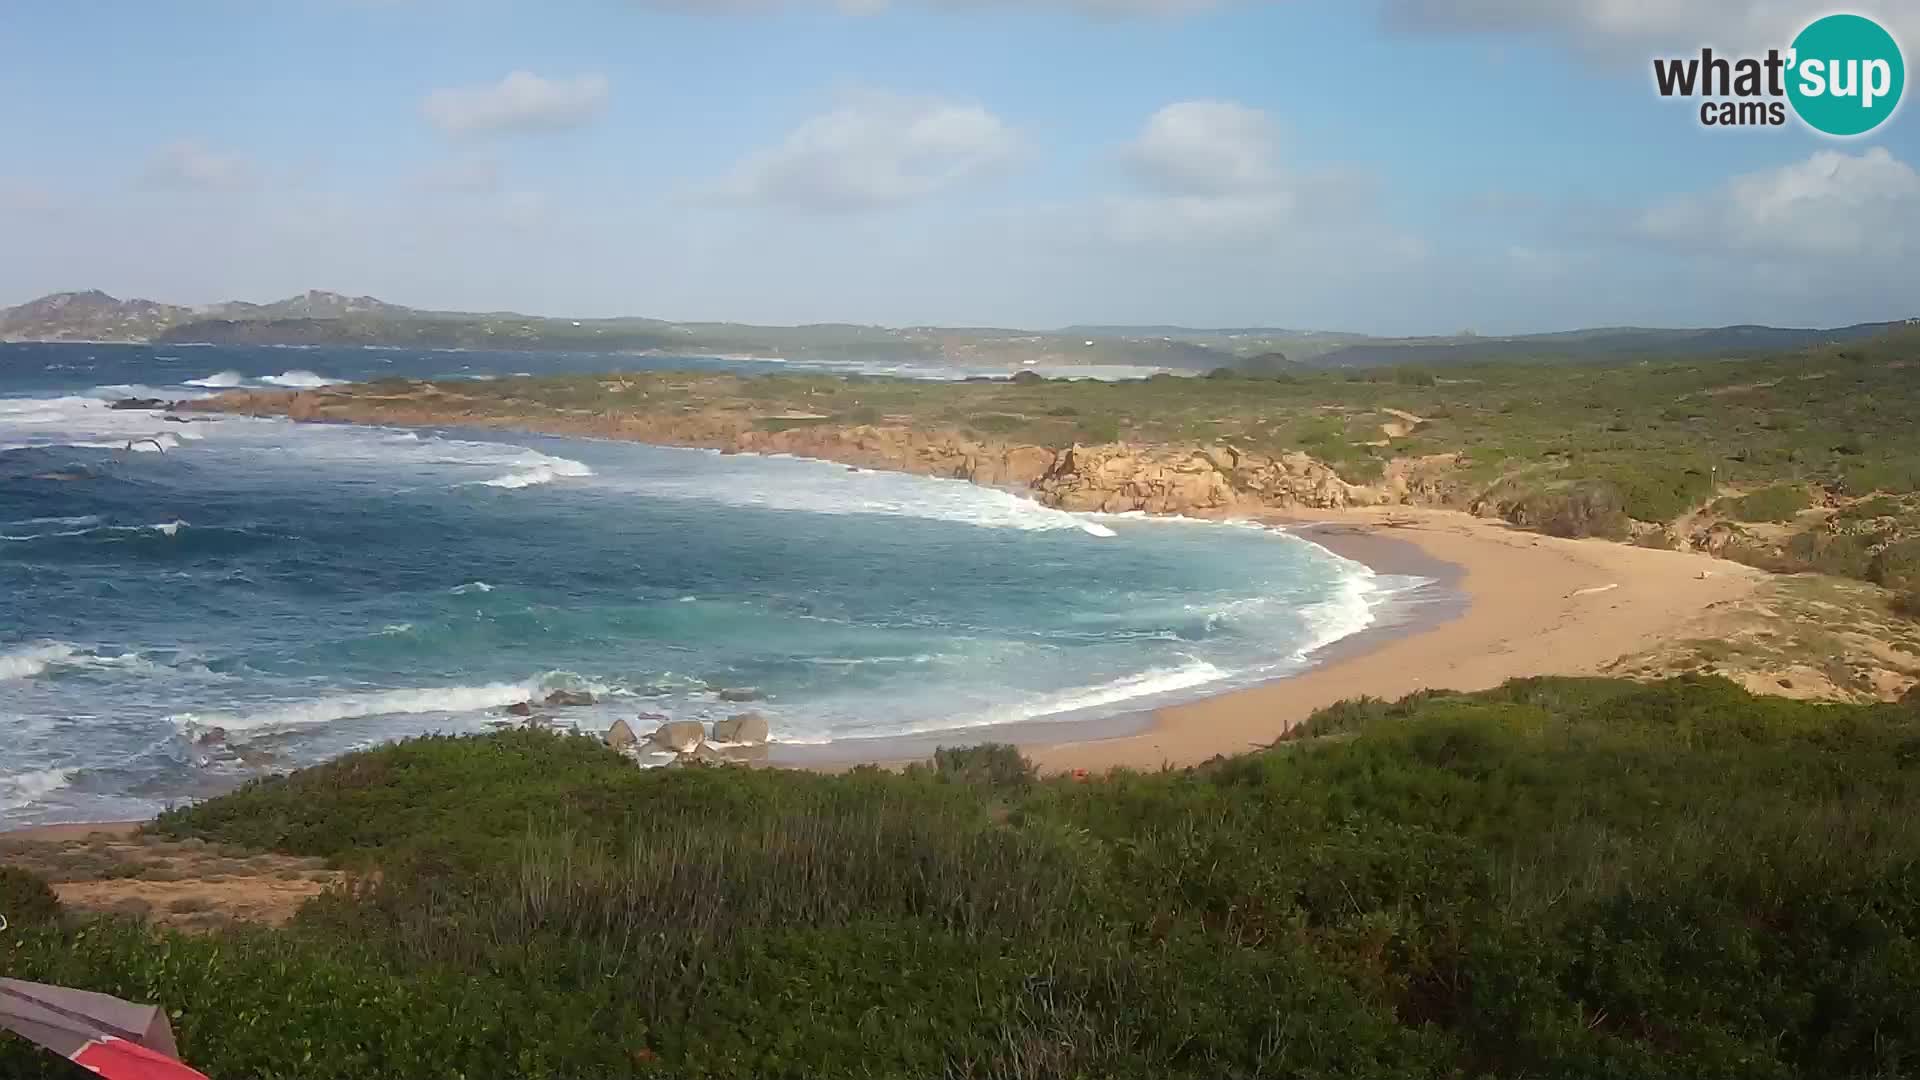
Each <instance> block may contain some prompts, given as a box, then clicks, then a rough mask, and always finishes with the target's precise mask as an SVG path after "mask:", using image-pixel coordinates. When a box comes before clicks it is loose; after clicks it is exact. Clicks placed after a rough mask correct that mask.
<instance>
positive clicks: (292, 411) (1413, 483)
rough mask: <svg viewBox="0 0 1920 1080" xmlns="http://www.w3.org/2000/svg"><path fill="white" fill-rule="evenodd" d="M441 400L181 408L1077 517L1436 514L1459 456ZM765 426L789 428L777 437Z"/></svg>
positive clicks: (319, 395)
mask: <svg viewBox="0 0 1920 1080" xmlns="http://www.w3.org/2000/svg"><path fill="white" fill-rule="evenodd" d="M432 397H433V394H432V388H431V387H428V388H425V389H423V390H420V391H416V392H415V393H414V394H412V395H409V396H404V397H379V396H372V395H369V394H365V393H356V392H354V391H352V390H346V391H341V390H297V391H258V390H238V391H232V392H229V393H225V394H220V395H218V396H215V397H211V398H206V399H201V400H197V401H189V402H181V403H179V404H178V405H177V406H176V408H178V409H182V410H191V411H203V412H220V413H232V414H237V415H245V416H285V417H289V418H291V419H293V420H298V421H312V422H335V423H356V424H379V425H391V426H398V427H424V426H464V427H483V428H502V429H512V430H521V431H539V432H544V433H548V434H555V435H575V436H587V437H592V438H608V439H624V440H629V441H634V442H644V443H650V444H653V445H658V446H680V447H690V448H699V449H708V450H718V451H720V452H721V453H750V454H791V455H793V456H795V457H804V458H814V459H818V460H822V461H831V462H836V463H839V464H843V465H848V466H853V467H856V468H869V469H881V470H890V471H895V472H906V473H913V474H917V475H922V476H937V477H943V478H950V479H958V480H967V481H971V482H972V483H975V484H981V485H984V486H988V487H995V488H1002V489H1007V490H1012V491H1017V492H1020V493H1022V494H1025V495H1027V496H1029V497H1031V498H1033V499H1034V500H1035V501H1037V502H1039V503H1041V504H1042V505H1045V506H1050V507H1055V508H1057V509H1061V510H1068V511H1100V512H1105V513H1129V512H1136V511H1137V512H1144V513H1148V514H1179V515H1186V516H1192V517H1222V516H1230V515H1234V514H1240V513H1253V512H1259V511H1263V510H1300V509H1309V510H1341V509H1346V508H1349V507H1365V506H1395V505H1436V506H1437V505H1446V504H1447V500H1448V498H1449V496H1450V495H1453V494H1455V493H1454V492H1453V490H1452V485H1450V484H1448V483H1447V482H1446V477H1447V474H1448V473H1450V472H1451V471H1452V470H1453V468H1454V465H1455V458H1456V457H1457V455H1451V454H1447V455H1438V456H1435V457H1432V458H1401V459H1396V460H1395V461H1393V462H1392V463H1391V464H1390V465H1389V467H1388V468H1387V469H1386V472H1385V475H1384V476H1383V477H1382V479H1381V481H1380V482H1379V483H1377V484H1355V483H1350V482H1348V481H1346V480H1344V479H1342V478H1341V477H1340V475H1339V473H1338V472H1336V471H1335V470H1334V469H1333V468H1332V467H1331V466H1329V465H1327V464H1325V463H1323V462H1321V461H1318V460H1316V459H1314V458H1313V457H1311V456H1310V455H1308V454H1306V453H1303V452H1293V453H1287V454H1282V455H1278V456H1271V455H1267V454H1258V453H1250V452H1246V451H1243V450H1241V449H1239V448H1237V447H1234V446H1232V445H1229V444H1224V443H1213V444H1198V443H1195V444H1155V445H1141V444H1135V443H1126V442H1114V443H1101V444H1082V443H1077V442H1076V443H1073V444H1070V445H1066V446H1042V445H1035V444H1031V443H1017V442H1006V441H1000V440H995V439H990V438H980V437H977V436H975V435H972V434H969V433H967V432H963V431H958V430H951V429H949V430H939V429H934V430H923V429H921V428H917V427H907V426H905V425H893V424H886V423H880V424H855V425H842V424H837V423H829V422H823V421H825V420H826V419H827V418H824V417H816V416H811V415H804V416H803V415H795V414H784V415H777V416H773V417H764V416H763V417H752V416H746V415H742V414H740V413H737V412H725V411H719V410H695V411H689V412H685V413H679V414H660V413H636V414H626V413H618V412H574V413H570V412H559V411H553V410H538V411H525V412H518V411H489V412H478V411H474V412H461V411H452V412H450V411H448V410H447V409H445V408H441V407H436V406H437V404H438V403H437V402H434V401H432V400H431V399H432ZM769 420H771V421H773V422H774V423H775V424H776V425H781V426H776V427H775V428H774V429H769V428H768V427H767V426H766V422H767V421H769ZM784 425H790V426H784Z"/></svg>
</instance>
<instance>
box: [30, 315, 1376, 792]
mask: <svg viewBox="0 0 1920 1080" xmlns="http://www.w3.org/2000/svg"><path fill="white" fill-rule="evenodd" d="M640 363H641V362H638V361H635V360H634V359H633V358H627V357H622V358H618V359H617V360H615V359H610V358H608V357H605V356H572V357H566V356H563V357H553V356H546V355H537V356H536V355H526V354H515V353H435V352H424V353H418V352H416V353H408V352H400V351H390V350H382V351H375V350H362V349H350V350H283V349H227V348H194V349H178V348H175V349H159V350H156V349H144V348H130V347H111V346H0V824H7V823H19V822H26V821H34V820H59V819H87V818H93V819H106V818H118V817H128V816H138V815H143V814H147V813H151V812H152V811H153V810H155V809H157V808H159V807H161V806H163V805H165V804H166V803H168V802H169V801H174V800H178V799H182V798H188V797H193V796H195V795H198V794H204V793H206V792H208V791H211V790H217V789H218V788H220V787H222V786H224V785H226V784H229V783H231V782H232V781H233V779H234V778H235V777H237V776H241V775H246V774H247V771H248V770H249V769H250V768H253V767H257V765H255V766H250V765H248V764H246V763H244V762H242V761H241V760H240V759H239V757H238V755H237V753H236V751H237V750H238V749H241V748H244V749H246V750H247V751H249V752H250V754H249V756H254V755H257V754H264V755H270V758H269V759H267V760H270V762H271V765H270V766H269V767H286V766H291V765H298V764H303V763H308V762H312V761H317V760H321V759H324V758H326V757H329V756H332V755H334V754H338V753H340V752H342V751H345V750H347V749H350V748H353V747H358V746H365V745H370V744H373V743H376V742H379V741H382V740H385V739H390V738H394V737H398V736H403V735H408V734H416V733H420V732H425V731H476V730H485V729H486V726H487V725H488V724H489V723H490V722H499V721H500V720H501V719H502V714H501V712H500V709H501V707H502V706H505V705H508V704H510V703H513V702H517V701H521V700H525V699H526V698H528V697H529V696H534V695H538V694H541V693H544V692H546V691H547V690H549V689H553V688H560V687H571V688H583V689H590V690H592V691H594V692H595V693H596V694H597V695H599V697H600V704H598V705H596V706H594V707H593V708H591V709H585V710H570V711H568V712H567V713H565V714H564V716H565V718H566V719H567V720H568V721H569V722H571V723H575V724H577V725H578V726H579V727H581V728H583V729H586V730H599V729H602V728H604V727H605V726H606V725H607V724H609V723H611V721H612V720H613V719H614V718H615V717H622V716H624V717H632V716H633V715H634V714H635V713H637V712H640V711H646V712H651V713H662V714H667V715H670V716H673V717H676V718H687V719H702V720H709V719H713V718H716V717H721V716H726V715H729V714H730V713H732V712H735V711H738V710H739V709H740V708H742V707H741V706H736V705H729V704H725V703H723V702H721V701H719V700H718V697H717V693H716V692H717V690H719V689H721V688H729V687H731V688H739V687H755V688H758V689H759V690H761V691H762V692H764V693H765V694H766V695H767V700H766V701H764V702H762V703H758V704H756V705H755V706H753V707H755V708H759V709H761V710H762V711H764V712H766V713H767V714H768V715H769V717H770V718H771V720H772V724H773V728H774V734H775V737H776V739H780V740H784V741H788V742H818V741H823V740H831V739H842V738H851V737H866V736H880V735H888V734H898V733H906V732H915V731H928V730H940V729H945V728H950V727H978V726H984V725H991V724H996V723H1006V722H1012V721H1018V720H1023V719H1031V718H1040V717H1048V718H1061V717H1066V718H1072V717H1080V716H1087V717H1093V716H1099V715H1102V714H1110V713H1113V712H1115V711H1119V710H1126V709H1133V708H1138V707H1140V706H1142V705H1144V704H1152V703H1155V702H1157V701H1162V700H1166V699H1167V698H1168V697H1169V696H1170V695H1180V694H1187V695H1191V694H1193V693H1195V692H1198V691H1200V690H1201V689H1202V688H1211V687H1218V686H1224V685H1228V684H1230V683H1232V682H1236V681H1241V682H1244V681H1250V680H1252V679H1254V678H1258V677H1263V676H1270V675H1273V674H1277V673H1282V672H1285V671H1287V670H1291V669H1293V668H1297V667H1298V666H1300V665H1301V664H1303V663H1304V662H1306V660H1307V656H1308V653H1310V651H1311V650H1312V649H1314V648H1316V647H1318V646H1320V645H1323V644H1325V643H1326V642H1328V641H1330V640H1333V639H1335V638H1337V637H1339V636H1342V635H1344V634H1346V633H1351V632H1353V631H1355V630H1357V629H1359V628H1361V627H1362V626H1364V625H1366V623H1367V621H1368V619H1369V618H1370V617H1371V616H1370V612H1371V610H1372V607H1371V605H1372V604H1373V603H1375V602H1376V601H1377V600H1378V598H1379V597H1380V596H1382V595H1385V593H1386V592H1388V591H1390V589H1391V588H1392V587H1395V586H1398V585H1403V584H1405V583H1403V582H1391V581H1379V580H1375V579H1374V578H1373V577H1372V575H1371V574H1370V573H1369V572H1367V571H1366V570H1365V569H1364V568H1362V567H1358V566H1356V565H1355V564H1352V563H1348V562H1345V561H1343V560H1340V559H1338V558H1336V557H1334V556H1332V555H1331V554H1329V553H1327V552H1325V551H1323V550H1322V549H1320V548H1318V547H1315V546H1313V545H1310V544H1307V543H1305V542H1303V541H1300V540H1297V539H1294V538H1292V537H1288V536H1285V535H1283V534H1279V533H1275V532H1272V531H1268V530H1262V529H1255V528H1248V527H1236V526H1224V525H1206V524H1199V523H1183V522H1169V521H1145V520H1139V519H1125V518H1095V517H1088V516H1081V515H1070V514H1065V513H1061V512H1058V511H1053V510H1048V509H1045V508H1042V507H1039V506H1037V505H1035V504H1032V503H1030V502H1026V501H1024V500H1021V499H1018V498H1016V497H1014V496H1012V495H1009V494H1005V493H1001V492H995V491H988V490H983V489H979V488H975V487H972V486H970V485H967V484H964V483H961V482H956V481H940V480H930V479H925V478H916V477H906V476H898V475H891V474H878V473H870V472H856V471H850V470H848V469H846V468H844V467H841V466H836V465H830V464H825V463H819V462H807V461H798V460H792V459H782V458H759V457H752V456H721V455H718V454H711V453H706V452H702V451H691V450H673V449H661V448H654V447H645V446H638V445H633V444H624V443H610V442H594V441H587V440H577V439H558V438H546V437H539V436H511V435H500V434H497V433H477V432H463V431H420V432H411V431H396V430H387V429H378V428H362V427H349V426H319V425H294V424H291V423H289V422H286V421H281V420H256V419H248V418H239V417H233V418H221V419H218V420H215V421H212V422H206V423H192V424H178V423H170V422H166V421H164V420H162V419H161V418H160V416H159V415H157V414H152V413H139V412H114V411H109V410H107V409H106V408H105V404H106V401H107V400H109V399H111V398H113V397H116V396H121V395H123V394H126V393H143V394H144V393H148V392H153V393H155V394H156V395H157V396H165V397H176V396H180V395H182V394H186V393H191V392H194V390H193V389H192V388H191V386H190V384H191V383H194V382H208V381H211V382H215V383H230V382H235V381H241V382H244V383H246V384H249V385H251V384H254V383H256V382H258V381H259V380H261V379H262V378H266V377H274V378H278V379H279V380H280V381H281V382H283V383H298V382H301V381H306V379H307V376H305V375H300V374H293V373H294V372H302V371H303V372H307V373H310V374H312V375H313V376H314V377H316V378H328V379H357V378H366V377H369V376H371V375H376V374H378V375H393V374H399V375H408V376H447V375H452V374H467V375H488V374H495V375H506V374H512V373H514V372H520V371H545V370H553V369H554V368H555V367H557V366H558V367H568V368H572V369H575V370H604V369H607V368H609V367H614V366H623V367H629V368H631V367H637V366H640ZM650 363H651V364H652V366H675V367H686V366H691V365H692V364H694V363H705V364H709V365H714V364H718V365H724V366H731V367H735V368H741V369H744V370H751V369H752V368H753V365H738V364H727V363H726V362H721V361H703V362H696V361H664V360H663V361H652V362H650ZM221 373H230V374H228V375H222V374H221ZM210 376H213V378H211V379H210V378H209V377H210ZM201 392H207V391H204V390H203V391H201ZM149 438H150V439H154V440H156V441H157V447H158V449H156V443H149V442H134V440H139V439H149ZM129 443H132V444H133V445H134V446H135V450H133V451H129V450H128V449H127V446H128V445H129ZM162 451H164V452H162ZM214 727H218V728H221V729H224V730H225V731H226V732H227V733H228V739H227V743H226V744H225V745H223V746H217V747H203V746H200V745H197V744H196V740H197V739H198V738H199V737H200V736H202V735H203V734H205V733H206V732H207V731H208V730H210V729H211V728H214ZM259 760H261V759H260V758H259V757H257V756H256V757H255V761H256V762H258V761H259Z"/></svg>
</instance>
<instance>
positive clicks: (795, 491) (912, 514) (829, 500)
mask: <svg viewBox="0 0 1920 1080" xmlns="http://www.w3.org/2000/svg"><path fill="white" fill-rule="evenodd" d="M665 452H670V453H682V452H685V451H665ZM710 456H711V457H712V458H713V459H715V460H717V461H718V462H720V463H721V465H720V466H719V468H718V469H717V470H705V469H703V470H700V471H699V472H696V473H688V472H679V471H675V472H672V473H666V474H660V473H653V472H651V471H648V472H639V471H626V470H622V471H621V472H620V473H619V474H617V475H609V476H605V477H603V479H602V480H601V481H600V482H599V483H598V484H597V485H596V486H597V487H600V488H606V489H612V490H617V491H624V492H627V493H630V494H635V495H645V496H663V495H664V496H668V497H672V498H682V499H687V500H690V501H701V502H718V503H722V504H724V505H728V506H745V507H758V508H764V509H768V510H798V511H805V512H809V513H816V514H876V515H881V516H886V517H908V518H923V519H930V520H935V521H953V522H959V523H961V524H965V525H973V526H977V527H980V528H985V529H1019V530H1022V531H1026V532H1050V531H1055V530H1075V531H1079V532H1083V533H1086V534H1088V535H1090V536H1098V537H1112V536H1114V535H1115V534H1114V531H1113V530H1112V529H1110V528H1108V527H1107V526H1105V525H1103V524H1101V523H1100V522H1098V521H1095V520H1093V519H1092V518H1090V517H1089V516H1087V515H1084V514H1074V513H1068V512H1067V511H1065V510H1056V509H1054V508H1052V507H1048V506H1042V505H1040V504H1039V503H1037V502H1035V501H1033V500H1032V499H1028V498H1024V497H1022V496H1019V495H1016V494H1014V493H1012V492H1010V491H1000V490H997V489H994V488H987V487H981V486H979V485H977V484H973V483H970V482H968V481H965V480H948V479H941V478H937V477H929V476H912V475H908V474H905V473H895V472H850V471H848V470H847V468H846V467H845V466H843V465H829V464H827V463H824V462H818V461H809V460H805V459H801V458H795V457H793V456H792V455H790V454H767V455H756V454H734V455H721V454H719V453H718V452H711V453H710ZM721 480H724V481H728V482H716V481H721Z"/></svg>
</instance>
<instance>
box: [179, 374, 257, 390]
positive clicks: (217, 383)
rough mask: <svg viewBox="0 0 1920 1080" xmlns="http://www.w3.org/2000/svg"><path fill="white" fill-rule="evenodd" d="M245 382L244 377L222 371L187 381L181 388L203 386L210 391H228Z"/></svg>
mask: <svg viewBox="0 0 1920 1080" xmlns="http://www.w3.org/2000/svg"><path fill="white" fill-rule="evenodd" d="M245 382H246V377H245V376H243V375H241V374H240V373H239V372H237V371H222V372H219V373H218V374H214V375H208V376H207V377H206V378H204V379H188V380H187V381H186V382H184V383H181V384H180V385H182V386H204V387H206V388H208V389H210V390H230V389H232V388H233V387H236V386H239V385H241V384H243V383H245Z"/></svg>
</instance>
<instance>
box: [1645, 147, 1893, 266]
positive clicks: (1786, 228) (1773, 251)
mask: <svg viewBox="0 0 1920 1080" xmlns="http://www.w3.org/2000/svg"><path fill="white" fill-rule="evenodd" d="M1636 227H1637V231H1638V233H1639V234H1640V235H1641V236H1643V237H1646V238H1648V239H1651V240H1655V241H1659V242H1662V243H1666V244H1672V245H1677V246H1679V247H1681V248H1683V249H1686V250H1688V251H1691V252H1694V253H1699V254H1713V253H1723V254H1724V253H1734V254H1741V255H1747V256H1754V257H1760V258H1778V259H1783V260H1785V259H1805V260H1811V261H1815V262H1821V263H1824V262H1827V261H1832V262H1855V261H1885V260H1889V259H1894V260H1897V259H1902V258H1910V257H1914V256H1920V173H1916V172H1915V171H1914V170H1913V168H1912V166H1910V165H1908V164H1906V163H1905V162H1903V161H1900V160H1899V159H1897V158H1895V157H1894V156H1893V155H1892V154H1891V153H1889V152H1888V151H1887V150H1886V148H1884V147H1874V148H1873V149H1870V150H1866V151H1863V152H1862V153H1859V154H1848V153H1844V152H1842V151H1837V150H1822V151H1820V152H1819V153H1816V154H1814V155H1813V156H1812V157H1810V158H1808V159H1806V160H1805V161H1799V162H1794V163H1793V164H1791V165H1786V166H1783V167H1781V168H1777V169H1769V170H1765V171H1762V172H1755V173H1749V174H1746V175H1744V176H1736V177H1734V178H1733V179H1732V180H1729V181H1728V182H1727V183H1725V184H1723V185H1721V186H1720V187H1719V188H1716V189H1715V190H1713V191H1709V192H1706V193H1704V194H1699V195H1688V196H1683V197H1679V198H1675V199H1670V200H1668V201H1666V202H1663V203H1660V204H1658V205H1655V206H1653V207H1651V208H1649V209H1648V210H1646V211H1644V212H1643V213H1642V214H1640V216H1639V218H1638V220H1637V222H1636ZM1810 272H1812V271H1811V270H1810Z"/></svg>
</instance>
